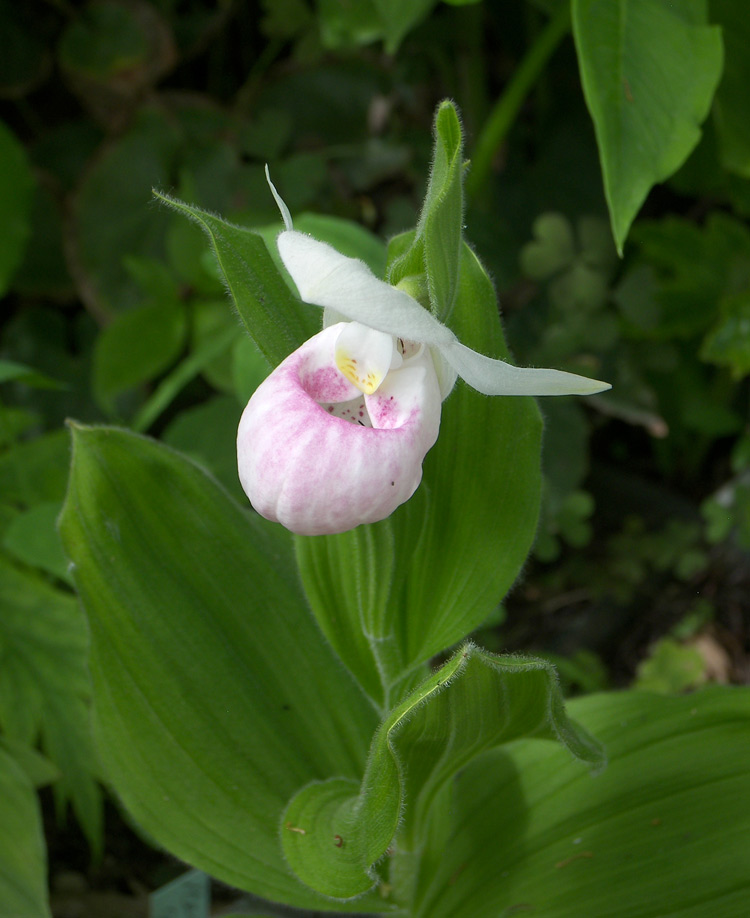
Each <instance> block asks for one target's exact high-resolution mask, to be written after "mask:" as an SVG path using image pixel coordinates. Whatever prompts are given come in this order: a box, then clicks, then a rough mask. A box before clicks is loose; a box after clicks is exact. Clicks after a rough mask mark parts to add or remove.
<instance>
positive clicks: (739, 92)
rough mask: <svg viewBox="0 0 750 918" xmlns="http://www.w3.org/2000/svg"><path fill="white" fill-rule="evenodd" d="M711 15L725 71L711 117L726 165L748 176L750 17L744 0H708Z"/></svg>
mask: <svg viewBox="0 0 750 918" xmlns="http://www.w3.org/2000/svg"><path fill="white" fill-rule="evenodd" d="M710 8H711V18H712V19H713V20H714V21H715V22H716V23H718V24H719V25H720V26H721V27H722V36H723V41H724V72H723V74H722V77H721V83H720V84H719V88H718V90H717V92H716V100H715V102H714V110H713V111H714V119H715V121H716V130H717V134H718V139H719V154H720V158H721V163H722V165H723V166H724V168H725V169H729V170H730V171H732V172H736V173H737V174H738V175H741V176H743V177H744V178H750V119H748V115H747V89H748V86H750V56H749V55H748V53H747V49H748V47H750V18H748V15H747V6H746V5H745V3H743V0H711V3H710Z"/></svg>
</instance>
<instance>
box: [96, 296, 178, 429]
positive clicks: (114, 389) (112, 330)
mask: <svg viewBox="0 0 750 918" xmlns="http://www.w3.org/2000/svg"><path fill="white" fill-rule="evenodd" d="M186 332H187V316H186V314H185V306H184V304H183V303H181V302H180V301H179V299H178V298H177V296H176V291H175V294H174V296H173V297H171V298H166V297H165V298H163V299H162V300H161V302H154V303H147V304H146V305H143V306H138V307H136V308H135V309H129V310H127V312H123V313H121V314H120V315H118V316H117V317H116V318H115V319H114V321H113V322H111V323H110V324H109V325H108V326H107V327H106V328H105V329H104V330H103V331H102V333H101V334H100V335H99V337H98V339H97V341H96V345H95V348H94V365H93V380H92V385H93V389H94V392H95V394H96V397H97V401H98V402H99V404H100V405H101V406H102V407H103V408H104V410H105V411H107V412H108V413H109V414H111V413H113V412H114V411H115V399H116V398H117V396H118V395H121V394H122V393H123V392H127V391H128V390H129V389H133V388H135V387H136V386H139V385H141V384H143V383H145V382H148V381H149V380H151V379H153V378H154V377H156V376H158V375H159V374H160V373H161V372H163V371H164V370H166V369H168V368H169V366H170V364H172V363H173V362H174V361H175V360H176V358H177V357H178V356H179V353H180V351H181V349H182V347H183V345H184V343H185V335H186Z"/></svg>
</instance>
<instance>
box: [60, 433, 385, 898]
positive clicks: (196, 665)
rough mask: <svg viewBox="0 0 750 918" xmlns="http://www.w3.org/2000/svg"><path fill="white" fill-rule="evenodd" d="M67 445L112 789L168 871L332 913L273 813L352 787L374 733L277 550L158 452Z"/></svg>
mask: <svg viewBox="0 0 750 918" xmlns="http://www.w3.org/2000/svg"><path fill="white" fill-rule="evenodd" d="M73 441H74V455H73V465H72V470H71V477H70V484H69V489H68V495H67V498H66V501H65V505H64V508H63V513H62V517H61V524H60V528H61V534H62V537H63V543H64V546H65V549H66V551H67V553H68V555H69V557H70V558H71V560H72V561H73V564H74V577H75V583H76V586H77V588H78V590H79V593H80V596H81V599H82V601H83V604H84V608H85V610H86V612H87V615H88V618H89V622H90V629H91V672H92V679H93V688H94V729H95V736H96V739H97V741H98V746H99V751H100V754H101V758H102V761H103V765H104V767H105V770H106V773H107V776H108V778H109V779H110V780H111V782H112V784H113V786H114V788H115V789H116V791H117V792H118V794H119V795H120V796H121V798H122V800H123V802H124V803H125V805H126V807H127V808H128V810H129V811H130V812H131V814H132V815H133V817H134V819H135V820H136V821H137V822H138V823H139V824H140V825H141V826H143V828H144V829H145V830H146V831H147V832H148V833H149V834H150V835H151V836H152V837H153V838H154V839H155V840H156V841H157V842H159V843H160V844H163V845H164V846H165V847H167V848H168V849H169V850H170V851H172V852H173V853H175V854H176V855H177V856H178V857H181V858H183V859H184V860H186V861H188V862H190V863H193V864H195V865H196V866H198V867H200V868H201V869H203V870H205V871H206V872H208V873H210V874H212V875H213V876H216V877H219V878H221V879H223V880H225V881H226V882H228V883H231V884H233V885H235V886H239V887H241V888H243V889H248V890H251V891H252V892H255V893H257V894H259V895H262V896H265V897H267V898H271V899H275V900H278V901H282V902H286V903H289V904H292V905H297V906H302V907H308V908H314V907H317V908H335V907H336V906H335V904H331V903H327V902H326V900H325V899H324V898H323V897H322V896H320V895H316V894H314V893H312V892H311V891H309V890H307V889H305V887H303V886H302V884H301V883H299V881H298V880H296V879H295V877H294V876H293V875H292V874H291V872H290V870H289V868H288V866H287V864H286V863H285V861H284V858H283V855H282V853H281V847H280V843H279V831H280V828H281V815H282V812H283V810H284V807H285V806H286V803H287V801H288V800H289V798H290V797H291V796H292V794H294V793H295V792H296V791H297V790H298V789H299V788H300V787H301V786H303V785H305V784H307V783H308V782H310V781H313V780H321V779H324V778H327V777H328V776H330V775H332V774H336V775H343V776H345V777H350V778H354V777H358V776H360V775H361V774H362V769H363V767H364V762H365V757H366V752H367V745H368V743H369V741H370V737H371V736H372V733H373V730H374V729H375V726H376V717H375V713H374V711H373V709H372V707H371V706H370V704H369V703H368V702H367V701H366V700H365V698H364V695H363V694H362V693H361V692H360V691H359V690H358V688H357V687H356V685H355V684H354V682H353V681H352V680H351V678H350V677H349V676H348V674H347V673H346V671H345V670H344V669H343V668H342V667H341V665H340V664H339V662H338V661H337V659H336V658H335V656H334V655H333V653H332V652H331V650H330V648H329V646H328V645H327V644H326V643H325V641H324V639H323V638H322V636H321V635H320V633H319V631H318V630H317V628H316V626H315V624H314V622H313V621H312V619H311V617H310V616H309V612H308V611H307V609H306V607H305V604H304V600H303V598H302V596H301V594H300V591H299V587H298V585H297V581H296V576H295V571H294V561H293V557H292V554H291V546H290V539H289V536H288V534H287V533H286V532H285V531H284V530H283V529H282V528H281V527H279V526H273V525H272V524H268V523H266V522H265V521H263V520H260V519H259V518H258V517H255V516H252V515H250V514H247V513H244V512H243V511H242V510H241V509H240V508H239V507H238V506H237V505H236V504H235V503H234V502H233V501H232V500H231V499H230V498H229V497H228V496H227V495H226V493H225V492H224V491H223V490H222V489H221V488H220V487H219V486H218V485H217V484H216V483H215V482H214V481H213V480H212V479H211V478H209V477H208V476H207V475H205V474H204V473H203V472H201V471H200V470H199V469H198V468H197V467H195V466H194V465H193V464H192V463H191V462H189V461H188V460H187V459H185V458H183V457H181V456H180V455H179V454H177V453H174V452H173V451H172V450H170V449H168V448H166V447H163V446H159V445H158V444H157V443H155V442H153V441H150V440H147V439H145V438H143V437H140V436H137V435H135V434H131V433H127V432H124V431H118V430H112V429H106V428H99V429H96V428H94V429H86V428H77V427H76V428H74V432H73ZM376 905H377V907H378V908H380V904H379V903H378V902H377V901H375V902H374V903H373V902H372V901H365V902H363V903H362V908H363V910H364V911H368V910H369V911H372V910H373V909H374V908H375V906H376Z"/></svg>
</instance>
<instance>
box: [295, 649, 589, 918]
mask: <svg viewBox="0 0 750 918" xmlns="http://www.w3.org/2000/svg"><path fill="white" fill-rule="evenodd" d="M521 736H536V737H540V738H553V739H556V740H558V741H559V742H560V743H561V744H562V745H563V746H564V747H565V750H566V752H567V754H568V755H569V756H570V754H572V755H573V756H575V757H577V758H579V759H581V760H582V761H584V762H587V763H589V764H590V765H593V766H595V767H601V766H602V765H603V763H604V755H603V752H602V749H601V747H599V746H598V744H597V743H596V741H595V740H593V739H592V738H591V737H590V736H588V734H586V732H585V731H583V730H581V729H580V728H579V727H578V726H577V725H575V724H574V723H573V722H571V721H570V720H568V718H567V716H566V715H565V711H564V708H563V703H562V696H561V695H560V690H559V688H558V685H557V678H556V675H555V672H554V669H553V668H552V666H551V665H550V664H548V663H545V662H543V661H541V660H533V659H523V658H520V657H497V656H493V655H492V654H489V653H487V652H486V651H481V650H479V649H478V648H476V647H473V646H472V645H471V644H468V645H466V646H465V647H463V648H462V649H461V650H459V651H458V652H457V653H456V654H455V655H454V656H453V657H452V658H451V659H450V660H449V661H448V662H447V663H446V664H445V665H444V666H443V667H441V668H440V669H439V670H437V671H436V672H435V673H433V674H432V675H431V676H430V677H429V678H428V679H427V680H426V681H425V682H423V683H422V684H421V685H420V686H419V687H418V688H417V689H416V690H415V691H414V692H412V693H411V694H410V695H409V696H408V697H407V698H406V699H404V701H402V702H401V703H400V704H399V705H397V706H396V707H395V708H394V710H393V711H391V712H390V713H389V715H388V716H387V718H386V719H385V721H384V722H383V724H382V725H381V726H380V728H379V729H378V732H377V733H376V734H375V737H374V739H373V743H372V746H371V748H370V755H369V759H368V763H367V768H366V770H365V774H364V778H363V780H362V784H361V786H360V787H358V786H357V782H353V781H352V780H351V779H349V780H346V779H343V778H333V779H332V780H329V781H327V782H322V783H315V784H310V785H308V786H307V787H305V788H303V789H302V791H300V793H299V794H297V795H296V796H295V798H294V799H293V800H292V802H291V804H290V805H289V808H288V809H287V811H286V814H285V820H286V824H287V825H292V826H294V827H296V828H297V829H302V831H295V832H291V831H290V832H288V833H284V834H283V835H282V838H283V842H284V851H285V853H286V856H287V859H288V861H289V863H290V865H291V866H292V868H293V870H294V871H295V872H296V873H297V874H298V875H299V876H300V877H301V878H302V879H303V880H304V881H305V882H306V883H307V884H308V885H310V886H312V887H313V888H314V889H317V890H320V892H322V893H325V894H326V895H329V896H335V897H338V898H343V897H352V896H358V895H361V894H362V893H364V892H365V891H367V890H368V889H369V888H370V887H371V886H372V885H373V882H374V881H375V879H376V875H375V874H374V873H373V872H372V870H371V867H372V865H373V864H375V863H376V862H377V861H379V860H380V858H381V857H382V856H383V855H384V854H385V852H386V850H387V849H388V848H389V846H390V845H391V843H392V842H393V841H394V838H395V840H396V841H395V843H396V847H397V848H400V849H402V850H406V851H415V850H417V851H418V850H419V847H420V845H421V843H422V838H421V830H422V828H423V826H424V824H425V820H426V817H427V814H428V812H429V810H430V807H431V804H432V803H433V801H434V799H435V797H436V796H437V795H438V794H439V793H440V791H441V789H442V787H443V786H444V785H445V784H446V782H449V781H450V780H451V779H452V777H453V776H454V775H455V773H456V772H457V771H459V769H461V768H463V767H465V766H466V765H467V764H468V763H469V762H470V761H471V760H472V759H473V758H474V757H475V756H477V755H478V754H479V753H481V752H482V751H484V750H486V749H488V748H492V747H494V746H497V745H500V744H504V743H507V742H510V741H512V740H514V739H517V738H518V737H521ZM397 833H398V834H397ZM336 841H338V842H340V844H336ZM383 895H384V896H386V895H387V893H386V892H385V890H383ZM400 904H403V903H400Z"/></svg>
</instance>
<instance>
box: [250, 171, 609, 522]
mask: <svg viewBox="0 0 750 918" xmlns="http://www.w3.org/2000/svg"><path fill="white" fill-rule="evenodd" d="M268 181H269V185H270V187H271V191H272V193H273V195H274V198H275V199H276V202H277V204H278V205H279V209H280V210H281V214H282V217H283V218H284V224H285V227H286V229H285V230H284V231H283V232H282V233H281V234H280V236H279V237H278V240H277V245H278V250H279V254H280V256H281V260H282V261H283V263H284V265H285V267H286V268H287V270H288V271H289V274H290V275H291V277H292V280H293V281H294V283H295V284H296V286H297V289H298V291H299V294H300V297H301V298H302V300H303V301H304V302H306V303H312V304H315V305H317V306H322V307H324V308H325V309H326V315H325V319H324V324H325V325H326V326H327V327H326V328H324V330H323V331H321V332H320V333H319V334H317V335H315V336H313V337H312V338H310V339H309V341H306V342H305V343H304V344H303V345H302V346H301V347H300V348H298V349H297V350H296V351H295V352H294V353H293V354H291V355H290V356H289V357H287V359H286V360H284V361H283V363H281V364H280V365H279V366H278V367H277V368H276V369H275V370H274V371H273V372H272V373H271V375H270V376H269V377H268V378H267V379H266V380H265V382H263V383H262V384H261V385H260V386H259V387H258V389H257V390H256V391H255V393H254V394H253V396H252V398H251V399H250V401H249V402H248V405H247V407H246V408H245V411H244V413H243V415H242V419H241V421H240V426H239V432H238V437H237V454H238V466H239V475H240V481H241V483H242V487H243V488H244V490H245V493H246V494H247V496H248V497H249V498H250V502H251V503H252V505H253V506H254V507H255V509H256V510H257V511H258V512H259V513H260V514H261V515H262V516H264V517H266V518H267V519H270V520H276V521H278V522H280V523H282V524H283V525H284V526H286V528H287V529H291V530H292V531H293V532H298V533H301V534H304V535H321V534H324V533H335V532H344V531H345V530H347V529H352V528H354V527H355V526H358V525H359V524H360V523H372V522H376V521H377V520H381V519H384V518H385V517H387V516H389V515H390V514H391V513H392V512H393V511H394V510H395V509H396V507H398V506H399V505H400V504H402V503H404V501H406V500H408V499H409V498H410V497H411V495H412V494H413V493H414V491H415V490H416V488H417V486H418V485H419V482H420V480H421V478H422V461H423V460H424V457H425V455H426V454H427V452H428V450H429V449H430V447H431V446H432V445H433V443H434V442H435V440H436V439H437V435H438V430H439V427H440V406H441V401H442V399H444V398H445V397H446V396H447V395H448V393H449V392H450V390H451V389H452V387H453V384H454V382H455V379H456V376H457V375H458V376H461V378H462V379H463V380H464V381H465V382H467V383H468V384H469V385H470V386H472V387H473V388H474V389H477V390H478V391H479V392H482V393H484V394H485V395H588V394H591V393H594V392H601V391H603V390H604V389H608V388H609V385H608V384H607V383H603V382H600V381H599V380H595V379H588V378H587V377H584V376H576V375H575V374H573V373H565V372H562V371H560V370H546V369H540V370H538V369H530V368H525V367H514V366H511V365H510V364H508V363H505V362H504V361H502V360H494V359H492V358H490V357H485V356H483V355H482V354H478V353H476V351H473V350H471V349H470V348H468V347H466V346H465V345H463V344H461V342H460V341H459V340H458V339H457V338H456V336H455V335H454V334H453V332H452V331H451V330H450V329H449V328H447V327H446V326H445V325H443V324H442V323H441V322H439V321H438V320H437V319H436V318H435V317H434V316H433V315H432V314H431V313H430V312H428V310H426V309H425V308H424V307H422V306H421V305H420V304H419V303H418V302H417V301H416V300H415V299H413V298H412V297H411V296H410V295H409V294H408V293H406V292H405V291H404V290H401V289H399V288H398V287H393V286H391V285H390V284H387V283H385V282H384V281H381V280H378V279H377V278H376V277H375V275H374V274H372V272H371V271H370V269H369V268H368V267H367V265H365V264H364V262H361V261H359V260H357V259H355V258H349V257H347V256H345V255H342V254H341V253H339V252H337V251H336V250H335V249H334V248H332V247H331V246H329V245H327V244H326V243H324V242H319V241H318V240H316V239H312V238H311V237H310V236H306V235H304V234H303V233H299V232H296V231H295V230H294V229H293V226H292V221H291V217H290V215H289V211H288V209H287V207H286V205H285V204H284V202H283V201H282V200H281V198H280V197H279V195H278V193H277V192H276V189H275V188H274V186H273V184H272V183H271V181H270V178H269V180H268ZM332 323H333V324H332Z"/></svg>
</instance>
